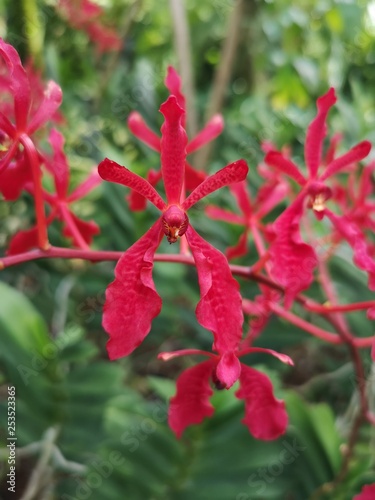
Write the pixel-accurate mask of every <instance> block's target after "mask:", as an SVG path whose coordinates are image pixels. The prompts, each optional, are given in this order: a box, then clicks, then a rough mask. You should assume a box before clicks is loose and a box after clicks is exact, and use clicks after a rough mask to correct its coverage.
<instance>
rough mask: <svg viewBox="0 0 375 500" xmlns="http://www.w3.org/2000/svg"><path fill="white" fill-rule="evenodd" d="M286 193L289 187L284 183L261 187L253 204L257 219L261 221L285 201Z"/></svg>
mask: <svg viewBox="0 0 375 500" xmlns="http://www.w3.org/2000/svg"><path fill="white" fill-rule="evenodd" d="M288 191H289V186H288V184H287V183H286V182H278V183H277V184H265V185H263V186H262V187H261V188H260V189H259V191H258V195H257V197H256V199H255V202H254V206H255V207H256V210H255V212H256V215H257V218H258V219H262V218H263V217H264V216H265V215H267V214H269V213H270V212H271V210H273V209H274V208H275V207H276V206H277V205H278V204H279V203H280V202H281V201H283V200H285V198H286V196H287V194H288Z"/></svg>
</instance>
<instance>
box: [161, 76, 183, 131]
mask: <svg viewBox="0 0 375 500" xmlns="http://www.w3.org/2000/svg"><path fill="white" fill-rule="evenodd" d="M164 83H165V86H166V87H167V89H168V90H169V92H170V93H171V94H172V95H174V96H175V97H176V99H177V103H178V105H179V106H180V108H182V109H183V110H186V99H185V96H184V94H183V93H182V89H181V87H182V83H181V77H180V75H179V74H178V73H177V71H176V70H175V69H174V67H173V66H168V69H167V76H166V77H165V82H164ZM184 120H185V116H184V117H183V122H182V126H183V127H185V123H184Z"/></svg>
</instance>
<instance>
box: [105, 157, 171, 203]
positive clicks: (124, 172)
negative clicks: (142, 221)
mask: <svg viewBox="0 0 375 500" xmlns="http://www.w3.org/2000/svg"><path fill="white" fill-rule="evenodd" d="M98 172H99V175H100V177H101V178H102V179H104V180H105V181H109V182H116V183H117V184H122V185H124V186H128V187H130V188H131V189H134V190H135V191H137V193H139V194H141V195H142V196H144V197H145V198H147V199H148V200H149V201H150V202H151V203H153V204H154V205H155V206H156V208H158V209H159V210H164V208H165V206H166V205H165V203H164V201H163V199H162V198H161V197H160V195H159V194H158V193H157V191H156V190H155V189H154V188H153V187H152V186H151V184H150V183H149V182H147V181H146V180H145V179H143V178H142V177H140V176H139V175H137V174H135V173H134V172H131V171H130V170H128V169H127V168H126V167H122V166H121V165H119V164H118V163H116V162H114V161H112V160H109V159H108V158H106V159H105V160H103V161H102V162H101V163H100V164H99V166H98Z"/></svg>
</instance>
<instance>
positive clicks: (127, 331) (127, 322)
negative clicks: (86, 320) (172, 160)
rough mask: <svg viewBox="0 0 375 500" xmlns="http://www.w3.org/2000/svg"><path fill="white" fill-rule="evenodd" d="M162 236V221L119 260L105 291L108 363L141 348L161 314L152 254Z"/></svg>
mask: <svg viewBox="0 0 375 500" xmlns="http://www.w3.org/2000/svg"><path fill="white" fill-rule="evenodd" d="M162 235H163V232H162V228H161V219H158V221H157V222H156V223H155V224H154V225H153V226H152V227H151V228H150V229H149V230H148V231H147V233H146V234H144V235H143V236H142V238H140V239H139V240H138V241H137V242H136V243H134V245H132V246H131V247H130V248H129V249H128V250H127V251H126V252H125V253H124V254H123V255H122V257H121V258H120V260H119V261H118V263H117V265H116V268H115V280H114V281H113V282H112V283H111V284H110V285H109V287H108V288H107V290H106V294H105V296H106V301H105V304H104V312H103V327H104V329H105V331H106V332H107V333H108V334H109V336H110V339H109V341H108V343H107V350H108V354H109V357H110V359H116V358H120V357H122V356H127V355H128V354H130V353H131V352H132V351H133V350H134V349H135V348H136V347H138V346H139V344H141V342H142V341H143V339H144V338H145V337H146V335H147V334H148V333H149V331H150V330H151V322H152V320H153V319H154V318H155V317H156V316H157V315H158V314H159V313H160V310H161V306H162V301H161V298H160V297H159V295H158V293H157V292H156V290H155V285H154V282H153V279H152V269H153V265H154V253H155V251H156V249H157V248H158V246H159V244H160V240H161V238H162Z"/></svg>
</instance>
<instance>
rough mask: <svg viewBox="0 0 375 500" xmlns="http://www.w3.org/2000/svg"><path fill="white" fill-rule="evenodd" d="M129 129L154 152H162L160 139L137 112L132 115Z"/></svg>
mask: <svg viewBox="0 0 375 500" xmlns="http://www.w3.org/2000/svg"><path fill="white" fill-rule="evenodd" d="M128 127H129V130H130V132H131V133H132V134H133V135H134V136H135V137H137V139H139V140H140V141H142V142H144V143H145V144H147V146H148V147H149V148H151V149H153V150H154V151H158V152H160V137H159V136H158V135H157V134H155V132H154V131H153V130H151V129H150V128H149V127H148V125H147V124H146V122H145V121H144V119H143V118H142V116H141V115H140V114H139V113H137V111H133V112H132V113H130V115H129V118H128Z"/></svg>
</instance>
